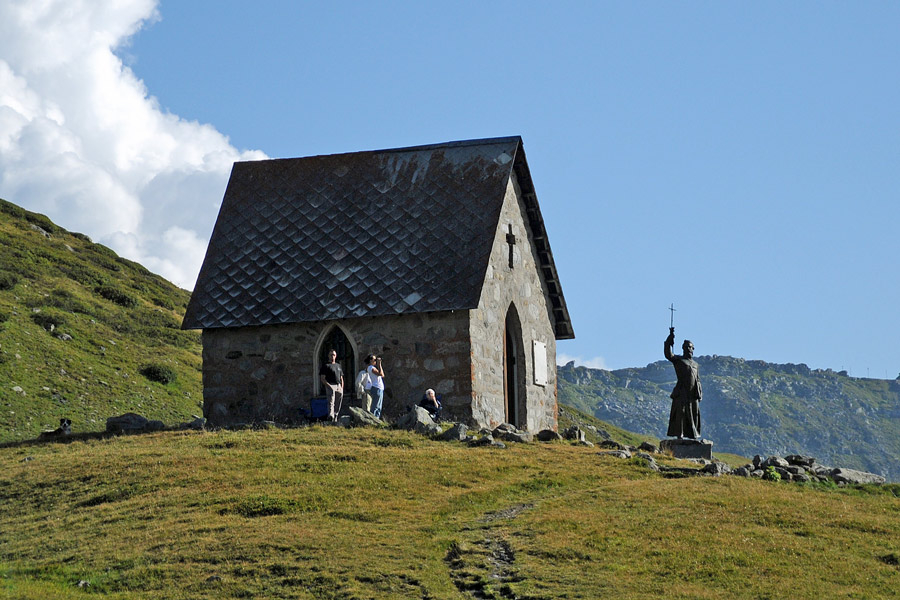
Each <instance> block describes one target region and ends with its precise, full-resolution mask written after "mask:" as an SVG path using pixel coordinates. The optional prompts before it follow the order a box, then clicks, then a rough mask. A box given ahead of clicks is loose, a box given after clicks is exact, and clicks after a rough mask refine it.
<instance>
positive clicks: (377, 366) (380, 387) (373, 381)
mask: <svg viewBox="0 0 900 600" xmlns="http://www.w3.org/2000/svg"><path fill="white" fill-rule="evenodd" d="M366 364H367V365H369V366H368V367H366V371H367V372H368V373H369V383H368V387H367V388H366V391H367V392H368V393H369V398H371V399H372V414H373V415H375V416H376V417H378V418H379V419H380V418H381V404H382V402H384V367H383V366H381V357H380V356H375V355H374V354H370V355H369V356H367V357H366Z"/></svg>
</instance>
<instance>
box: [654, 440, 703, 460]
mask: <svg viewBox="0 0 900 600" xmlns="http://www.w3.org/2000/svg"><path fill="white" fill-rule="evenodd" d="M712 447H713V443H712V441H711V440H691V439H684V440H682V439H678V438H671V439H668V440H662V441H660V442H659V449H660V451H661V452H667V453H671V454H672V456H674V457H675V458H703V459H706V460H712Z"/></svg>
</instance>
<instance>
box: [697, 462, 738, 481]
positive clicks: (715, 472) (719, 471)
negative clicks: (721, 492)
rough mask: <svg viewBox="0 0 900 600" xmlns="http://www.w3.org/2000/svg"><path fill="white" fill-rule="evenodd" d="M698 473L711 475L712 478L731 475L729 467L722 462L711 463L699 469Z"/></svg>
mask: <svg viewBox="0 0 900 600" xmlns="http://www.w3.org/2000/svg"><path fill="white" fill-rule="evenodd" d="M700 471H701V472H703V473H707V474H709V475H712V476H713V477H719V476H720V475H725V474H726V473H731V467H729V466H728V465H726V464H725V463H723V462H719V461H713V462H711V463H709V464H708V465H706V466H705V467H703V468H702V469H700Z"/></svg>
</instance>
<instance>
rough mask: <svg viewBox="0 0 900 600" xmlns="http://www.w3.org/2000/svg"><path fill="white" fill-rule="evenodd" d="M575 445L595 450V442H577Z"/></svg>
mask: <svg viewBox="0 0 900 600" xmlns="http://www.w3.org/2000/svg"><path fill="white" fill-rule="evenodd" d="M575 445H576V446H584V447H585V448H593V447H594V442H589V441H587V440H578V441H577V442H575Z"/></svg>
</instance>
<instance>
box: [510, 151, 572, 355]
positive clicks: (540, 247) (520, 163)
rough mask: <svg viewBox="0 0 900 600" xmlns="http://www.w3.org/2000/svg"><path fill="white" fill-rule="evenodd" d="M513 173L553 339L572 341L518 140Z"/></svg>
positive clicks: (535, 197) (567, 311) (567, 315)
mask: <svg viewBox="0 0 900 600" xmlns="http://www.w3.org/2000/svg"><path fill="white" fill-rule="evenodd" d="M513 170H514V171H515V174H516V178H517V180H518V183H519V189H520V190H522V199H523V201H524V203H525V212H526V215H527V217H528V224H529V225H530V227H531V233H532V235H533V236H534V243H535V247H536V248H537V253H538V261H539V265H540V269H539V270H540V273H541V276H542V277H543V279H544V282H545V283H546V285H547V293H548V294H549V296H550V304H551V306H550V309H551V313H552V314H553V321H554V333H555V335H556V339H558V340H571V339H574V338H575V330H574V329H573V328H572V319H571V317H569V309H568V308H567V307H566V298H565V296H563V291H562V285H561V284H560V281H559V273H558V272H557V270H556V263H555V262H554V261H553V252H552V251H551V250H550V240H549V239H548V238H547V229H546V228H545V227H544V219H543V217H542V216H541V209H540V206H539V205H538V200H537V193H536V192H535V191H534V183H533V182H532V180H531V171H530V170H529V169H528V161H527V160H526V159H525V148H524V146H523V144H522V141H521V139H520V140H519V144H518V147H517V150H516V157H515V161H514V166H513Z"/></svg>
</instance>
